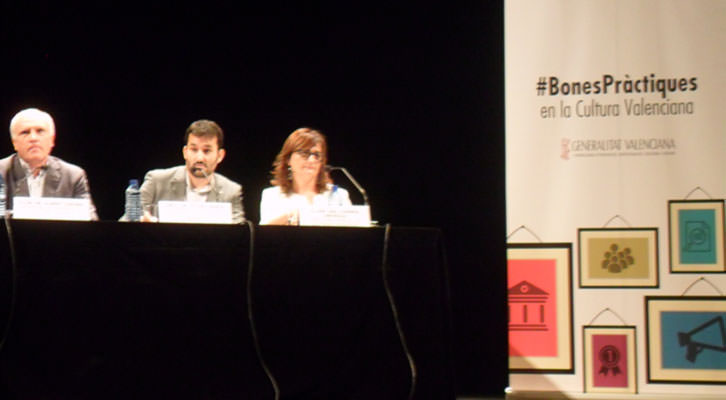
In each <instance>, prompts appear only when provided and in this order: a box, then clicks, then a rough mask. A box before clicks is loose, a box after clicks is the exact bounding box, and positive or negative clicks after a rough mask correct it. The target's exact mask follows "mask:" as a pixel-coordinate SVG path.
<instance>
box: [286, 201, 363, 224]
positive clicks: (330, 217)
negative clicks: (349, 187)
mask: <svg viewBox="0 0 726 400" xmlns="http://www.w3.org/2000/svg"><path fill="white" fill-rule="evenodd" d="M300 225H305V226H359V227H369V226H371V208H370V206H329V207H313V208H308V209H301V210H300Z"/></svg>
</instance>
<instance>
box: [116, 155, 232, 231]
mask: <svg viewBox="0 0 726 400" xmlns="http://www.w3.org/2000/svg"><path fill="white" fill-rule="evenodd" d="M186 173H187V172H186V167H185V166H183V165H180V166H178V167H172V168H167V169H155V170H151V171H149V172H147V173H146V176H145V177H144V183H143V184H142V185H141V204H142V206H145V205H148V204H156V203H158V202H159V200H173V201H184V200H186V198H187V180H186ZM207 201H218V202H228V203H232V221H233V222H234V223H236V224H241V223H242V222H244V219H245V212H244V209H243V207H242V186H241V185H240V184H238V183H236V182H233V181H231V180H229V179H227V178H225V177H224V176H222V175H220V174H218V173H215V174H214V186H213V187H212V191H211V192H209V196H208V197H207ZM122 218H123V217H122Z"/></svg>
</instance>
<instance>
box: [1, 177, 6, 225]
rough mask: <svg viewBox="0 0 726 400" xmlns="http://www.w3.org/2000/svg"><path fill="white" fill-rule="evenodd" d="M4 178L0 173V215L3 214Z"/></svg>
mask: <svg viewBox="0 0 726 400" xmlns="http://www.w3.org/2000/svg"><path fill="white" fill-rule="evenodd" d="M5 199H6V197H5V180H4V179H3V177H2V175H0V217H4V216H5V208H6V206H5Z"/></svg>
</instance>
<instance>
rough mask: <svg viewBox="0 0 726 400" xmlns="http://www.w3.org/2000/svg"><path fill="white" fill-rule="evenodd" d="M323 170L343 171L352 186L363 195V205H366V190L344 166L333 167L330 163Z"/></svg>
mask: <svg viewBox="0 0 726 400" xmlns="http://www.w3.org/2000/svg"><path fill="white" fill-rule="evenodd" d="M325 170H326V171H343V173H344V174H345V176H347V177H348V180H350V181H351V182H352V183H353V186H355V188H356V189H358V191H359V192H360V194H361V195H362V196H363V205H366V206H367V205H369V204H368V195H367V194H366V190H365V189H363V186H361V185H360V183H358V181H356V180H355V178H353V175H351V174H350V172H348V170H347V169H345V167H333V166H332V165H326V166H325Z"/></svg>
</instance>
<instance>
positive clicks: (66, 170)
mask: <svg viewBox="0 0 726 400" xmlns="http://www.w3.org/2000/svg"><path fill="white" fill-rule="evenodd" d="M47 166H48V168H47V170H46V172H45V174H46V175H45V183H44V184H43V197H70V198H78V199H81V198H82V199H89V200H90V202H91V219H93V220H98V214H96V206H94V205H93V199H92V198H91V190H90V188H89V186H88V178H86V171H84V170H83V169H82V168H81V167H79V166H77V165H73V164H71V163H67V162H65V161H63V160H61V159H60V158H58V157H53V156H48V164H47ZM0 174H2V176H3V179H4V180H5V184H6V185H7V186H6V190H5V193H6V194H7V200H6V203H5V204H7V208H8V209H12V207H13V197H15V196H28V195H29V191H28V181H27V179H26V177H25V170H23V167H22V166H21V165H20V160H19V159H18V156H17V154H13V155H10V156H8V157H5V158H3V159H2V160H0Z"/></svg>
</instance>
